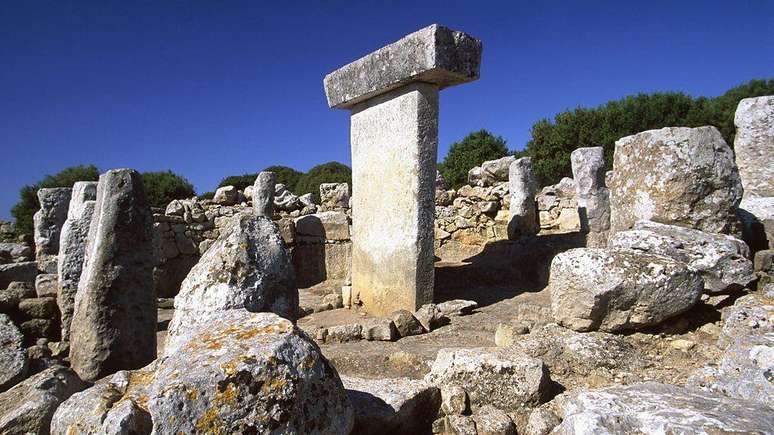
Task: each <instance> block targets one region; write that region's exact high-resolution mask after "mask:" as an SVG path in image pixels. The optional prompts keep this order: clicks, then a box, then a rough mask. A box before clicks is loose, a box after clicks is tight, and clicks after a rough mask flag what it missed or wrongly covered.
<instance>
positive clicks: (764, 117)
mask: <svg viewBox="0 0 774 435" xmlns="http://www.w3.org/2000/svg"><path fill="white" fill-rule="evenodd" d="M734 125H736V136H735V137H734V154H735V156H736V165H737V166H738V167H739V177H740V178H741V179H742V186H743V187H744V198H745V199H746V198H756V197H764V198H768V197H774V95H768V96H765V97H756V98H745V99H743V100H742V101H740V102H739V105H738V106H737V107H736V113H735V115H734Z"/></svg>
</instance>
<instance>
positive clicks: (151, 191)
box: [142, 171, 196, 208]
mask: <svg viewBox="0 0 774 435" xmlns="http://www.w3.org/2000/svg"><path fill="white" fill-rule="evenodd" d="M142 184H143V185H144V186H145V194H146V195H147V197H148V202H149V203H150V205H151V206H152V207H159V208H164V207H166V206H167V204H169V203H170V202H172V200H175V199H186V198H191V197H193V196H195V195H196V192H195V191H194V187H193V185H192V184H191V183H190V182H189V181H188V180H187V179H186V178H185V177H183V176H181V175H177V174H175V173H173V172H172V171H160V172H143V173H142Z"/></svg>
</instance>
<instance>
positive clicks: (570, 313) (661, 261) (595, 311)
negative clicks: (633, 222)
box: [548, 248, 704, 332]
mask: <svg viewBox="0 0 774 435" xmlns="http://www.w3.org/2000/svg"><path fill="white" fill-rule="evenodd" d="M548 287H549V288H550V292H551V311H552V312H553V316H554V318H555V319H556V320H557V322H558V323H559V324H561V325H563V326H566V327H568V328H571V329H574V330H576V331H593V330H602V331H607V332H615V331H621V330H631V329H640V328H644V327H648V326H653V325H656V324H658V323H660V322H662V321H663V320H666V319H667V318H669V317H672V316H675V315H677V314H680V313H682V312H684V311H686V310H688V309H689V308H691V307H692V306H694V305H695V304H696V303H697V302H698V301H699V298H700V297H701V293H702V290H703V289H704V282H703V281H702V279H701V277H700V276H699V274H698V273H697V272H696V271H694V270H693V269H691V268H689V267H688V266H686V265H685V263H682V262H678V261H675V260H673V259H671V258H669V257H665V256H662V255H654V254H647V253H643V252H640V251H637V250H634V249H626V248H612V249H601V248H576V249H571V250H569V251H565V252H562V253H560V254H558V255H557V256H556V257H554V259H553V261H552V262H551V270H550V275H549V282H548Z"/></svg>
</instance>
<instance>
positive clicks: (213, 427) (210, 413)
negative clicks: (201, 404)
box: [194, 407, 223, 435]
mask: <svg viewBox="0 0 774 435" xmlns="http://www.w3.org/2000/svg"><path fill="white" fill-rule="evenodd" d="M222 426H223V422H222V420H221V418H220V415H218V410H217V408H215V407H212V408H210V409H208V410H207V411H205V412H204V415H202V416H201V417H200V418H199V419H198V420H196V424H195V426H194V427H196V430H197V432H200V433H206V434H213V435H220V434H222V433H223V430H222V429H221V428H222Z"/></svg>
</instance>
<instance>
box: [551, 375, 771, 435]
mask: <svg viewBox="0 0 774 435" xmlns="http://www.w3.org/2000/svg"><path fill="white" fill-rule="evenodd" d="M560 412H561V414H562V416H563V420H562V423H561V424H560V425H559V426H557V427H556V428H555V429H554V431H553V432H551V433H553V434H557V435H564V434H574V435H578V434H600V433H643V434H646V433H666V434H677V433H684V434H704V433H713V434H714V433H770V432H771V428H772V427H774V413H772V412H771V408H769V407H767V406H765V405H763V404H761V403H758V402H753V401H750V400H741V399H732V398H729V397H725V396H723V395H719V394H712V393H707V392H702V391H696V390H689V389H685V388H681V387H677V386H674V385H666V384H659V383H655V382H647V383H641V384H634V385H627V386H617V387H609V388H603V389H599V390H592V391H582V392H579V393H576V394H573V395H572V396H570V397H567V398H565V399H564V400H561V411H560Z"/></svg>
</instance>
